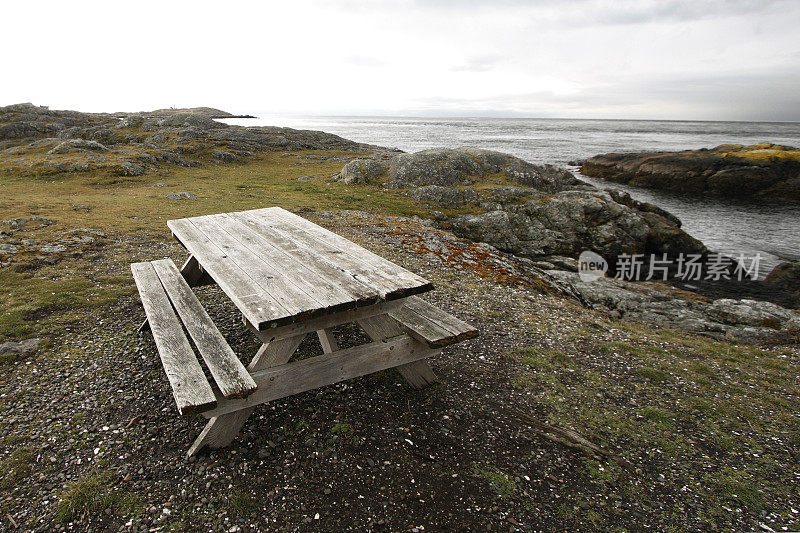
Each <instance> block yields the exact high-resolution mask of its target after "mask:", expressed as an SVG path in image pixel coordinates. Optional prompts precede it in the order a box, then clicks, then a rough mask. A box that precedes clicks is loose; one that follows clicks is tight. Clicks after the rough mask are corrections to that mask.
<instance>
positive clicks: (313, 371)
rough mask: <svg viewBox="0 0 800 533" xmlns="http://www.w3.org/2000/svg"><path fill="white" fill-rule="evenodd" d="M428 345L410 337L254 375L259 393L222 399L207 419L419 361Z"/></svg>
mask: <svg viewBox="0 0 800 533" xmlns="http://www.w3.org/2000/svg"><path fill="white" fill-rule="evenodd" d="M435 353H437V350H432V349H430V348H428V347H427V346H425V345H424V344H422V343H420V342H418V341H416V340H414V339H412V338H411V337H409V336H408V335H400V336H398V337H393V338H391V339H387V340H386V341H378V342H373V343H370V344H364V345H362V346H356V347H354V348H349V349H347V350H339V351H337V352H333V353H330V354H327V355H321V356H319V357H312V358H309V359H303V360H301V361H297V362H294V363H288V364H285V365H280V366H276V367H272V368H269V369H266V370H262V371H259V372H254V373H253V379H255V380H256V383H257V384H258V389H256V391H255V392H254V393H253V394H251V395H250V396H248V397H247V398H243V399H237V400H228V399H225V398H220V399H218V402H219V403H218V405H217V408H216V409H214V410H211V411H208V412H206V413H203V416H206V417H208V418H210V417H216V416H220V415H224V414H226V413H232V412H235V411H239V410H241V409H247V408H251V407H255V406H256V405H259V404H262V403H266V402H270V401H273V400H277V399H279V398H284V397H286V396H292V395H294V394H299V393H301V392H305V391H308V390H312V389H317V388H319V387H324V386H326V385H330V384H332V383H338V382H340V381H344V380H347V379H351V378H355V377H358V376H363V375H366V374H371V373H373V372H379V371H381V370H386V369H387V368H393V367H396V366H398V365H402V364H405V363H411V362H413V361H419V360H420V359H424V358H426V357H429V356H431V355H433V354H435Z"/></svg>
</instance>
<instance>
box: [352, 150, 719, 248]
mask: <svg viewBox="0 0 800 533" xmlns="http://www.w3.org/2000/svg"><path fill="white" fill-rule="evenodd" d="M366 164H367V163H366V162H365V161H352V162H350V163H348V164H347V165H346V166H345V167H344V169H342V172H341V173H340V175H341V176H342V177H343V178H344V180H345V181H346V182H347V183H354V184H355V183H366V182H369V181H371V180H372V179H374V178H375V177H377V176H378V175H380V174H381V172H382V170H383V165H381V164H379V163H377V162H371V163H370V164H374V171H373V172H372V173H371V174H369V177H368V173H367V172H366V171H365V170H366ZM388 168H389V170H388V182H387V183H386V184H385V185H384V186H385V187H388V188H396V189H409V190H408V191H407V192H406V193H405V194H407V195H408V196H410V197H412V198H415V199H417V200H419V201H420V202H422V203H423V204H424V205H426V206H428V207H430V208H431V209H435V210H438V209H446V210H458V209H461V208H464V207H467V206H470V209H469V211H470V213H469V214H458V213H457V212H456V213H455V214H452V216H451V217H450V218H448V217H447V216H446V215H444V214H442V213H440V212H438V211H437V212H435V213H434V214H435V217H436V218H437V220H439V222H440V224H441V225H442V226H443V227H445V228H447V229H449V230H451V231H453V232H454V233H455V234H456V235H459V236H461V237H465V238H468V239H470V240H472V241H475V242H483V243H487V244H490V245H492V246H494V247H495V248H497V249H499V250H502V251H504V252H509V253H513V254H516V255H519V256H524V257H528V258H531V259H536V260H542V259H546V260H549V259H551V258H553V257H560V258H562V259H559V262H560V263H563V258H564V257H567V258H577V256H578V254H580V253H581V252H582V251H583V250H593V251H595V252H597V253H599V254H601V255H603V256H604V257H605V258H606V259H607V260H608V261H609V262H612V263H613V262H614V261H615V259H616V258H617V257H618V256H619V255H621V254H649V253H654V254H664V253H666V254H668V256H669V257H676V256H677V255H678V254H681V253H684V254H695V253H699V254H704V253H706V252H707V250H706V248H705V247H704V246H703V244H702V243H700V242H699V241H697V240H696V239H694V238H692V237H690V236H689V235H688V234H687V233H686V232H684V231H683V230H681V229H680V225H681V224H680V220H678V219H677V218H676V217H675V216H673V215H672V214H670V213H668V212H666V211H664V210H663V209H660V208H658V207H656V206H654V205H651V204H648V203H645V202H639V201H636V200H634V199H633V198H631V197H630V196H629V195H627V194H626V193H623V192H620V191H612V192H608V191H603V190H599V189H597V188H596V187H594V186H592V185H589V184H587V183H584V182H582V181H580V180H578V179H577V178H576V177H575V176H574V175H573V174H572V173H571V172H569V171H567V170H566V169H562V168H558V167H554V166H552V165H535V164H532V163H528V162H526V161H523V160H522V159H519V158H517V157H514V156H511V155H508V154H502V153H499V152H493V151H489V150H476V149H471V148H459V149H446V148H439V149H433V150H425V151H422V152H416V153H413V154H405V153H401V154H397V155H395V156H394V157H393V158H391V159H390V161H389V162H388ZM348 180H349V181H348ZM450 212H451V213H452V211H450Z"/></svg>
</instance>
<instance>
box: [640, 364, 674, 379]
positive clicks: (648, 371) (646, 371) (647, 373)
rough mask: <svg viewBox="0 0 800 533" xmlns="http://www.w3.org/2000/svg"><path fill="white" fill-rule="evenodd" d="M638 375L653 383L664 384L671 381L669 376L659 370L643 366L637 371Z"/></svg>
mask: <svg viewBox="0 0 800 533" xmlns="http://www.w3.org/2000/svg"><path fill="white" fill-rule="evenodd" d="M636 373H637V374H639V375H640V376H642V377H645V378H647V379H649V380H651V381H655V382H658V383H663V382H665V381H667V380H668V379H669V374H668V373H666V372H664V371H663V370H659V369H658V368H653V367H649V366H643V367H639V368H637V369H636Z"/></svg>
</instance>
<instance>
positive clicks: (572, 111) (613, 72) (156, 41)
mask: <svg viewBox="0 0 800 533" xmlns="http://www.w3.org/2000/svg"><path fill="white" fill-rule="evenodd" d="M2 18H3V24H2V29H1V30H0V45H2V49H3V51H4V54H3V73H4V75H3V78H4V79H3V80H2V83H0V105H7V104H11V103H17V102H26V101H31V102H34V103H36V104H39V105H49V106H50V107H51V108H55V109H78V110H83V111H118V110H120V111H135V110H145V109H155V108H160V107H169V106H178V107H191V106H201V105H207V106H212V107H219V108H223V109H226V110H229V111H235V112H255V113H258V112H261V113H264V112H268V113H278V114H281V113H283V114H356V115H374V114H379V115H430V116H484V115H488V116H530V117H574V118H654V119H706V120H800V0H687V1H684V0H633V1H623V0H616V1H612V0H573V1H570V0H562V1H557V0H552V1H535V0H529V1H521V0H520V1H515V0H494V1H478V0H473V1H468V0H467V1H458V0H434V1H422V0H419V1H413V0H390V1H383V2H381V1H377V0H376V1H369V2H368V1H356V0H349V1H348V0H341V1H330V2H315V1H305V0H282V1H279V2H268V1H267V2H238V1H235V0H227V1H221V0H216V1H214V2H202V1H193V2H186V3H183V2H171V1H165V0H161V1H158V2H149V1H137V2H125V3H122V2H113V1H108V0H105V1H103V2H81V1H80V0H75V1H72V2H64V1H58V2H36V1H27V2H7V3H5V4H4V5H3V7H2Z"/></svg>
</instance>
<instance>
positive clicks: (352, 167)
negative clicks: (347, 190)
mask: <svg viewBox="0 0 800 533" xmlns="http://www.w3.org/2000/svg"><path fill="white" fill-rule="evenodd" d="M384 172H386V167H385V166H384V165H382V164H380V163H379V162H377V161H375V160H373V159H354V160H352V161H350V162H349V163H347V164H346V165H345V166H344V168H343V169H342V171H341V173H340V178H341V180H342V181H344V182H345V183H346V184H348V185H360V184H364V183H371V182H372V181H374V180H376V179H377V178H378V177H379V176H380V175H381V174H383V173H384Z"/></svg>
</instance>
